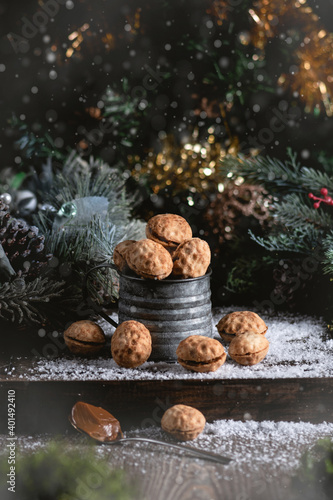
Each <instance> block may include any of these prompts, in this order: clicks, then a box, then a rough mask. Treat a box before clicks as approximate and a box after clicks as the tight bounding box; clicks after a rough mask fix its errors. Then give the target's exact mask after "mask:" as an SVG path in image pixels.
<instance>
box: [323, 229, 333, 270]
mask: <svg viewBox="0 0 333 500" xmlns="http://www.w3.org/2000/svg"><path fill="white" fill-rule="evenodd" d="M323 247H324V273H325V274H331V275H333V231H330V232H329V233H328V234H327V235H326V238H325V239H324V241H323Z"/></svg>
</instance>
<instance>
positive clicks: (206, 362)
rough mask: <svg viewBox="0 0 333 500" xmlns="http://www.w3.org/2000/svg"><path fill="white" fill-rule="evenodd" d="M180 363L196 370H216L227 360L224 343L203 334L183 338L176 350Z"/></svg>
mask: <svg viewBox="0 0 333 500" xmlns="http://www.w3.org/2000/svg"><path fill="white" fill-rule="evenodd" d="M176 354H177V358H178V363H179V364H181V365H182V366H183V367H184V368H186V369H187V370H191V371H194V372H201V373H204V372H215V371H216V370H217V369H218V368H219V367H220V366H222V365H223V363H224V362H225V360H226V357H227V354H226V352H225V350H224V347H223V346H222V344H221V343H220V342H219V341H218V340H215V339H211V338H209V337H204V336H203V335H191V336H190V337H187V338H186V339H184V340H182V341H181V342H180V344H179V346H178V347H177V350H176Z"/></svg>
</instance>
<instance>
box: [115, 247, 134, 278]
mask: <svg viewBox="0 0 333 500" xmlns="http://www.w3.org/2000/svg"><path fill="white" fill-rule="evenodd" d="M133 243H135V240H125V241H121V242H120V243H118V245H117V246H116V247H115V249H114V251H113V262H114V264H115V266H116V267H117V269H118V270H119V271H120V272H123V271H125V270H126V268H127V252H128V250H129V248H130V247H131V246H132V244H133Z"/></svg>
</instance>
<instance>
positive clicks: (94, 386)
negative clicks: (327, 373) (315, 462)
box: [0, 329, 333, 500]
mask: <svg viewBox="0 0 333 500" xmlns="http://www.w3.org/2000/svg"><path fill="white" fill-rule="evenodd" d="M9 330H10V329H8V331H7V332H2V334H3V335H5V337H6V336H7V342H5V343H3V344H2V347H1V352H0V395H1V400H2V401H5V400H6V399H7V394H8V390H9V389H11V390H15V393H16V411H17V413H16V418H17V422H16V424H17V426H16V432H17V435H18V446H19V447H21V448H22V450H23V451H24V450H26V452H28V453H29V452H31V450H32V448H31V446H29V445H28V443H31V442H33V441H35V442H36V443H39V444H37V447H38V446H39V445H43V444H45V442H47V441H48V440H49V439H54V438H55V436H57V437H56V439H63V437H64V436H65V437H66V444H65V445H64V449H65V448H66V446H77V447H79V449H80V450H81V452H82V453H84V450H85V447H86V446H88V445H87V443H86V440H82V438H81V437H77V436H76V434H75V431H74V430H73V429H71V427H70V424H69V422H68V419H67V417H68V414H69V411H70V408H71V406H72V405H73V404H74V403H75V402H76V401H77V400H84V401H87V402H89V403H92V404H96V405H98V406H103V407H104V408H105V409H107V410H109V411H111V413H113V414H114V415H115V416H116V417H117V418H118V419H119V420H120V421H121V423H122V427H123V430H124V431H125V432H126V431H127V432H128V433H130V432H134V430H136V431H137V430H138V429H139V430H140V432H142V433H144V432H145V428H146V427H149V426H156V428H157V429H158V427H159V423H160V419H161V417H162V415H163V412H164V410H165V409H166V408H167V407H169V406H171V405H172V404H176V403H180V402H181V403H185V404H189V405H192V406H195V407H197V408H198V409H200V410H201V411H203V413H204V414H205V416H206V418H207V422H213V421H214V420H216V419H232V420H235V421H243V422H244V421H246V420H247V419H253V420H255V421H264V420H272V421H276V422H279V421H293V422H299V421H305V422H312V423H313V424H314V425H316V424H318V425H320V423H321V422H324V421H326V422H333V384H332V379H331V378H318V379H316V378H308V379H306V378H302V379H265V380H260V383H258V379H254V380H251V379H242V380H237V379H235V380H209V381H206V380H204V379H203V380H184V381H182V380H160V381H154V382H153V383H152V382H151V381H146V380H138V381H115V380H109V381H105V380H101V381H98V380H96V381H85V380H82V381H52V380H47V381H35V380H34V381H31V380H29V377H28V376H26V373H27V368H28V367H29V366H32V365H33V364H34V363H35V362H36V357H34V354H33V353H32V351H36V352H42V350H43V346H45V342H46V341H47V340H46V339H45V338H44V339H43V338H39V337H36V335H35V333H36V332H35V330H34V337H33V349H32V344H31V333H30V334H29V333H27V332H20V331H18V330H15V329H11V331H9ZM6 334H8V335H6ZM60 355H61V356H66V354H65V353H61V354H60ZM8 367H11V370H9V371H10V375H8ZM13 367H14V368H15V370H12V368H13ZM20 375H21V377H20ZM0 412H1V413H0V426H1V427H0V432H1V433H2V436H0V445H1V444H3V443H4V442H5V439H6V436H7V433H6V425H7V413H6V405H1V409H0ZM314 428H315V427H314ZM157 432H160V431H157ZM46 433H47V434H46ZM50 434H51V436H50ZM159 437H161V438H163V435H162V434H161V435H160V436H159ZM317 437H318V436H317V435H316V436H315V437H314V438H313V442H311V439H310V441H309V442H308V443H307V445H309V444H315V442H316V439H317ZM267 439H268V443H266V444H264V445H263V443H260V442H257V443H256V442H255V440H253V436H251V433H249V436H248V438H246V437H245V436H244V434H242V435H241V436H238V435H237V433H235V434H234V435H233V436H232V437H229V439H228V443H227V445H226V444H225V443H223V442H222V441H223V440H222V441H221V438H216V442H215V441H213V444H214V443H215V444H214V446H213V448H214V447H215V445H216V449H218V448H219V446H220V449H222V451H223V452H224V453H225V452H226V453H228V454H229V455H230V456H233V454H234V453H235V454H237V456H238V460H236V461H234V462H232V463H231V464H230V465H228V466H227V467H226V466H222V465H217V464H213V463H209V462H204V461H202V460H194V459H193V458H190V457H188V456H184V455H183V454H179V453H174V452H169V451H168V450H167V451H166V450H164V449H159V448H158V449H156V448H153V449H152V448H151V446H149V445H145V446H143V447H142V446H141V447H140V448H138V447H137V445H130V444H127V445H125V446H119V447H109V448H107V447H105V446H102V447H96V452H97V453H98V455H100V456H104V457H106V458H107V460H108V462H109V463H110V466H111V467H113V468H120V469H123V470H124V471H125V472H126V474H128V477H129V478H131V479H133V480H134V482H135V483H136V485H137V488H138V493H137V496H136V497H135V499H133V500H140V499H145V500H156V499H157V500H158V499H161V500H195V499H198V500H215V499H216V500H221V499H225V500H229V499H230V500H252V499H256V500H261V499H265V500H266V499H268V498H269V499H270V500H285V499H288V500H293V499H294V498H295V499H296V498H297V494H296V493H295V492H294V491H291V489H290V477H291V474H292V473H293V472H295V469H294V468H293V467H288V466H286V461H287V462H288V454H289V453H291V454H293V456H294V457H300V456H301V454H302V453H303V452H304V451H305V449H306V446H304V445H302V444H298V442H297V438H296V440H295V443H294V444H292V445H291V444H290V443H289V444H288V445H284V444H283V443H279V444H278V446H275V448H274V446H273V448H272V450H273V451H272V456H271V457H269V453H268V452H267V450H266V459H265V461H261V460H260V447H261V446H266V447H267V446H268V447H269V444H270V441H269V440H270V439H271V437H270V435H269V433H268V437H267ZM204 443H205V442H204V441H203V446H204V445H205V444H204ZM273 444H274V443H273ZM249 450H250V452H251V450H252V451H253V456H254V457H255V458H253V459H251V458H250V459H249V460H248V462H244V460H243V461H241V462H240V461H239V460H240V457H241V456H242V453H243V451H244V453H249ZM236 452H237V453H236ZM267 453H268V455H267ZM250 455H251V453H250ZM267 457H268V458H267ZM240 463H241V467H240ZM319 487H320V485H318V488H319ZM319 493H320V489H318V499H319V498H321V497H320V496H319ZM297 500H298V498H297ZM313 500H317V499H316V498H313Z"/></svg>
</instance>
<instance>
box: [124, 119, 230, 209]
mask: <svg viewBox="0 0 333 500" xmlns="http://www.w3.org/2000/svg"><path fill="white" fill-rule="evenodd" d="M208 132H209V134H210V135H209V136H208V139H207V140H204V141H201V140H199V138H198V130H197V129H195V130H194V132H193V134H192V136H191V137H190V139H189V140H187V141H186V142H185V143H184V144H177V143H176V141H175V139H174V138H173V137H172V136H170V135H167V136H166V137H165V139H163V140H162V141H161V150H160V152H158V153H155V152H153V151H149V153H148V155H147V156H146V157H145V158H144V159H143V160H141V159H140V157H138V156H129V158H128V160H129V164H130V167H131V169H132V172H131V173H132V176H133V177H134V178H135V179H136V180H140V179H141V180H142V179H145V180H146V182H147V183H148V184H149V186H150V187H151V189H152V191H153V192H154V193H155V194H157V193H158V192H159V191H161V190H163V189H166V188H168V187H170V186H172V192H173V193H174V194H176V193H178V192H181V191H184V189H186V188H188V187H190V191H192V192H199V193H205V192H207V191H216V188H217V186H218V185H219V183H220V186H222V184H221V182H222V179H221V175H220V174H219V171H218V164H219V162H220V160H222V159H223V158H224V157H225V156H226V155H227V154H236V153H237V151H238V139H237V138H233V137H231V138H229V139H228V140H227V141H226V143H225V144H221V142H215V141H216V138H215V135H214V127H210V128H209V129H208ZM189 203H190V200H189Z"/></svg>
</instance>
